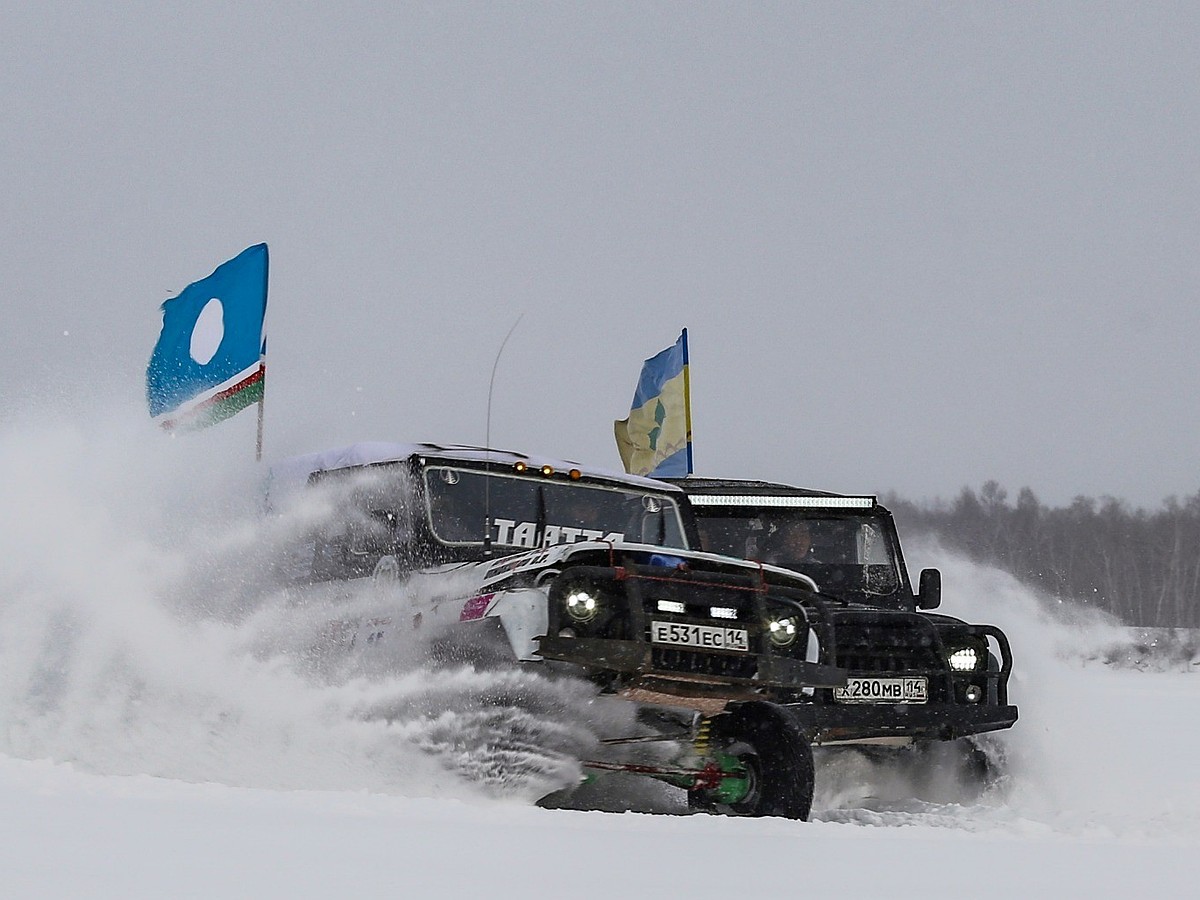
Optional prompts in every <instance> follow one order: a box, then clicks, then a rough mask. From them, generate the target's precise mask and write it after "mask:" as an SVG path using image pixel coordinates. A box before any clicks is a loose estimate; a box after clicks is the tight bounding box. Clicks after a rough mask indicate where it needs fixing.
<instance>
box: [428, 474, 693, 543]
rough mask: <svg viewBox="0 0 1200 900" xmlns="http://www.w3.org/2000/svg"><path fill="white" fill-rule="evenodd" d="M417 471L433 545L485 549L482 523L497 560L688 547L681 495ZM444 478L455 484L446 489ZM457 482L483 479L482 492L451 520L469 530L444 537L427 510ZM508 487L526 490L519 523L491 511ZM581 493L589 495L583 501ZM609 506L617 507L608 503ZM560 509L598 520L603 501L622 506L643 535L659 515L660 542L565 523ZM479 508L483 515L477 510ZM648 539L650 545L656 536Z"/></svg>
mask: <svg viewBox="0 0 1200 900" xmlns="http://www.w3.org/2000/svg"><path fill="white" fill-rule="evenodd" d="M420 468H421V472H420V481H421V484H422V486H423V494H424V510H423V511H422V515H423V518H424V520H425V526H426V527H427V528H428V531H429V534H430V536H431V537H432V538H433V540H435V541H436V542H437V543H439V544H442V545H444V546H447V547H456V548H466V547H483V546H485V543H486V542H485V539H484V527H483V526H484V523H485V519H486V520H489V522H490V525H491V528H490V537H491V541H490V546H491V547H494V548H496V549H497V550H498V551H500V552H504V553H508V552H520V551H522V550H530V549H538V548H541V547H550V546H557V545H561V544H572V543H578V542H580V541H583V540H609V541H614V542H623V543H650V544H653V545H654V546H662V547H666V548H672V549H680V550H686V549H689V547H690V546H691V544H692V540H691V539H690V537H689V534H690V533H689V531H688V529H687V527H686V519H685V515H684V509H685V505H686V502H687V501H686V498H685V496H684V495H683V494H682V493H680V494H678V495H677V496H673V492H670V491H661V492H660V491H654V490H647V489H646V488H644V487H641V486H639V485H627V484H620V483H608V482H600V481H597V480H594V479H591V478H587V477H586V476H584V477H581V478H569V477H567V478H563V477H559V478H554V477H546V476H542V475H540V474H538V475H530V474H521V473H517V472H513V471H506V470H504V469H501V470H499V471H495V470H493V471H488V470H486V469H481V468H478V467H476V466H470V465H462V464H459V463H457V462H455V461H451V460H434V459H430V460H427V461H425V462H424V463H423V464H422V465H421V467H420ZM447 478H450V479H457V480H453V481H448V480H447ZM463 479H481V480H483V479H486V481H482V484H483V485H484V486H485V491H484V496H483V497H482V502H481V498H480V496H479V495H478V494H476V495H475V496H469V495H464V502H462V503H460V504H459V507H458V509H457V510H456V512H455V515H456V518H458V520H459V523H463V522H467V523H469V522H476V523H477V525H470V524H466V525H462V524H460V526H459V528H458V530H452V529H450V528H447V527H446V526H447V521H446V518H443V517H441V516H439V515H438V514H437V513H436V510H435V506H437V505H438V504H439V502H446V501H447V497H446V494H445V489H446V487H449V486H451V485H457V484H461V483H462V482H463ZM516 483H519V484H521V485H523V486H528V489H529V496H528V497H527V498H524V499H525V500H526V501H527V502H529V503H530V504H532V505H533V508H532V509H527V510H526V512H529V513H531V514H529V515H524V516H522V518H520V519H517V518H516V517H515V516H514V515H504V514H503V513H505V512H512V509H511V507H510V508H509V509H508V510H505V509H504V507H503V506H502V505H500V506H498V505H497V504H498V503H501V502H502V498H503V490H500V491H497V490H496V489H497V488H501V489H503V488H504V487H508V486H511V485H512V484H516ZM567 492H570V493H567ZM584 492H592V493H591V494H590V495H589V494H585V493H584ZM581 498H584V500H585V502H584V503H583V505H582V506H580V505H579V501H580V499H581ZM614 498H619V499H618V500H616V501H615V502H614ZM518 499H521V498H518ZM587 500H592V501H595V502H593V503H591V504H589V503H587V502H586V501H587ZM568 501H570V502H569V503H568V505H571V506H573V507H574V508H575V509H576V511H578V510H581V509H582V510H584V511H586V512H592V511H597V512H598V511H599V510H600V509H602V508H603V507H604V505H605V503H604V502H603V501H608V506H609V508H610V509H612V508H615V507H616V506H618V505H624V506H625V507H627V510H626V512H627V516H626V518H627V519H628V520H629V523H631V524H636V523H634V522H633V516H634V514H635V512H634V509H633V507H634V506H635V505H640V506H641V508H642V509H643V512H642V513H641V516H642V519H641V523H640V524H641V525H642V526H643V527H644V526H645V525H646V523H647V518H646V517H648V516H650V515H654V514H659V513H661V517H660V520H659V521H661V523H662V529H661V530H662V535H661V542H659V541H658V540H647V539H646V538H645V535H644V534H641V533H631V529H630V528H628V527H626V528H624V529H623V530H618V529H617V528H616V527H612V526H616V525H619V524H620V523H619V522H617V521H616V520H615V518H613V517H612V516H611V515H610V516H609V518H608V520H606V521H605V520H602V518H601V517H600V516H599V515H598V516H597V518H595V519H593V520H591V521H587V520H585V519H581V518H574V519H571V518H569V517H568V516H567V515H564V512H563V511H562V509H561V506H560V504H562V503H564V502H568ZM555 506H560V509H558V510H556V509H554V507H555ZM485 507H490V508H489V509H486V510H485ZM556 520H557V521H556ZM471 529H475V533H474V534H471ZM651 537H658V535H652V536H651Z"/></svg>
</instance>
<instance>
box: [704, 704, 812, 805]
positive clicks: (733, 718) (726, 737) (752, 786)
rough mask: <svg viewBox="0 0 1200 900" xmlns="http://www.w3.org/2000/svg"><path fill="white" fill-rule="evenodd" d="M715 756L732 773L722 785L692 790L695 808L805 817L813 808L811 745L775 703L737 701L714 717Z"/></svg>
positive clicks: (723, 767)
mask: <svg viewBox="0 0 1200 900" xmlns="http://www.w3.org/2000/svg"><path fill="white" fill-rule="evenodd" d="M713 737H714V742H715V744H716V751H717V754H716V755H717V757H718V760H719V764H720V766H721V768H722V770H723V771H725V772H730V773H734V774H733V776H732V777H731V778H728V779H725V780H724V781H723V784H722V787H721V788H717V789H712V790H707V791H694V792H692V793H691V794H690V795H689V802H688V805H689V806H690V807H691V808H693V809H698V810H706V811H713V812H718V813H723V814H725V815H733V816H781V817H783V818H786V819H800V820H802V821H803V820H807V819H808V814H809V812H810V811H811V810H812V799H813V785H814V781H815V776H814V770H813V756H812V748H811V747H810V746H809V744H808V741H807V740H806V739H805V738H804V735H803V734H801V733H800V731H799V730H798V729H797V728H796V727H795V726H794V725H792V723H791V722H790V721H789V720H788V718H787V716H786V715H785V714H784V713H783V711H782V710H780V709H779V707H777V706H775V705H774V704H771V703H763V702H758V701H755V702H752V703H745V704H741V705H739V706H738V707H736V708H735V709H734V710H733V711H732V712H729V713H727V714H725V715H722V716H719V717H718V718H717V719H715V720H714V722H713Z"/></svg>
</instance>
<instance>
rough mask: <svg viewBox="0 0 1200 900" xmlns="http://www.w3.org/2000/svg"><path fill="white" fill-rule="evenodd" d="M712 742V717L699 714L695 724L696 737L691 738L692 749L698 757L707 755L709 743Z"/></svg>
mask: <svg viewBox="0 0 1200 900" xmlns="http://www.w3.org/2000/svg"><path fill="white" fill-rule="evenodd" d="M711 743H712V719H711V718H709V717H708V716H701V717H700V723H699V724H698V725H697V726H696V737H695V738H693V739H692V749H693V750H695V751H696V755H697V756H700V757H705V756H708V749H709V745H710V744H711Z"/></svg>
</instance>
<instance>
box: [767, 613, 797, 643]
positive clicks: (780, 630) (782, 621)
mask: <svg viewBox="0 0 1200 900" xmlns="http://www.w3.org/2000/svg"><path fill="white" fill-rule="evenodd" d="M767 635H768V636H769V637H770V638H771V643H772V644H774V645H775V646H776V647H790V646H791V645H792V644H794V643H795V642H796V617H795V616H787V617H785V618H779V619H771V621H769V622H767Z"/></svg>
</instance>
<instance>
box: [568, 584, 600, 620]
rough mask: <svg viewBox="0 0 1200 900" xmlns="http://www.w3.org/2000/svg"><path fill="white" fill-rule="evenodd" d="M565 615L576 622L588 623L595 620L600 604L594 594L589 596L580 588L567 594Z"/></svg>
mask: <svg viewBox="0 0 1200 900" xmlns="http://www.w3.org/2000/svg"><path fill="white" fill-rule="evenodd" d="M566 604H567V615H568V616H570V617H571V618H572V619H574V620H575V621H576V622H590V621H592V619H594V618H596V613H597V612H598V611H599V609H600V602H599V601H598V600H597V599H596V596H595V595H594V594H589V593H588V592H587V591H585V590H582V589H581V588H576V589H574V590H572V591H571V592H570V593H569V594H567V598H566Z"/></svg>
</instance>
